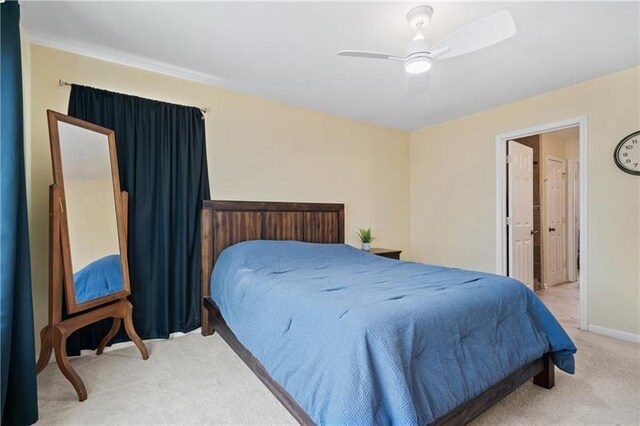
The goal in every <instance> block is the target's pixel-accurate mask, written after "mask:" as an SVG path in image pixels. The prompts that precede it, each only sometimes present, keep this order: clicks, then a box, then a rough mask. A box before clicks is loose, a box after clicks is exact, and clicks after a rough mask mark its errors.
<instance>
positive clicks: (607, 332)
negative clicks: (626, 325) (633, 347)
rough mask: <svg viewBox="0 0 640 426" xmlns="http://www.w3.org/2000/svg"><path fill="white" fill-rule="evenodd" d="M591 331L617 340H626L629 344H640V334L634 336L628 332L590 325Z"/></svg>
mask: <svg viewBox="0 0 640 426" xmlns="http://www.w3.org/2000/svg"><path fill="white" fill-rule="evenodd" d="M589 331H590V332H592V333H596V334H602V335H603V336H609V337H615V338H616V339H621V340H626V341H628V342H634V343H640V334H633V333H629V332H627V331H620V330H613V329H611V328H605V327H600V326H599V325H593V324H589Z"/></svg>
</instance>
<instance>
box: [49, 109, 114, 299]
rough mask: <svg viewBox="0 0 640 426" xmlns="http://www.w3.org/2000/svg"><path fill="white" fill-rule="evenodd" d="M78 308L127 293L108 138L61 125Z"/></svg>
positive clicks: (63, 166)
mask: <svg viewBox="0 0 640 426" xmlns="http://www.w3.org/2000/svg"><path fill="white" fill-rule="evenodd" d="M58 133H59V137H60V154H61V158H62V178H63V181H64V192H65V200H66V216H67V224H68V229H69V246H70V251H71V265H72V268H73V278H74V290H75V291H74V292H75V300H76V303H78V304H80V303H84V302H88V301H90V300H93V299H96V298H99V297H103V296H107V295H109V294H112V293H115V292H118V291H121V290H123V288H124V283H123V279H122V264H121V261H120V245H119V239H118V222H117V216H116V202H115V193H114V186H113V179H112V175H111V159H110V153H109V138H108V136H107V135H103V134H101V133H97V132H94V131H91V130H88V129H84V128H81V127H78V126H74V125H72V124H67V123H63V122H60V121H59V122H58Z"/></svg>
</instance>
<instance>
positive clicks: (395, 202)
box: [30, 45, 409, 331]
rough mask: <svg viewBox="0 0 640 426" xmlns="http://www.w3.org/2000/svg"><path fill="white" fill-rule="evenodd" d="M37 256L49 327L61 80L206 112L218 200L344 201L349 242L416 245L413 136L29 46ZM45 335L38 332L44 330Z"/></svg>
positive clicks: (38, 310)
mask: <svg viewBox="0 0 640 426" xmlns="http://www.w3.org/2000/svg"><path fill="white" fill-rule="evenodd" d="M30 53H31V60H32V68H31V70H32V74H31V81H32V105H31V107H32V109H31V113H32V117H31V119H32V147H33V149H32V152H31V163H32V172H31V191H32V197H31V202H32V206H31V211H30V214H31V217H30V228H31V229H30V231H31V241H32V244H31V251H32V270H33V287H34V292H33V294H34V304H35V306H34V310H35V317H36V327H37V328H39V327H42V326H43V325H44V323H45V322H46V314H47V313H46V310H47V308H46V306H47V238H48V237H47V214H48V213H47V211H48V205H47V204H48V202H47V191H48V189H47V187H48V185H49V184H50V183H51V182H52V173H51V161H50V156H49V141H48V136H47V127H46V110H47V109H48V108H50V109H54V110H57V111H62V112H66V110H67V102H68V98H69V88H68V87H65V88H61V87H59V86H58V79H59V78H62V79H64V80H67V81H71V82H77V83H80V84H86V85H91V86H95V87H100V88H104V89H107V90H112V91H118V92H123V93H129V94H134V95H138V96H144V97H148V98H152V99H158V100H164V101H168V102H174V103H180V104H186V105H196V106H201V107H208V108H209V109H210V111H209V113H208V114H207V115H206V132H207V155H208V161H209V175H210V180H211V194H212V198H216V199H235V200H267V201H269V200H274V201H317V202H344V203H345V204H346V234H347V235H346V237H347V238H346V239H347V242H348V243H351V244H357V238H356V235H355V232H356V231H357V228H358V227H371V228H372V230H373V232H374V234H375V236H376V238H377V239H376V243H377V244H379V245H381V246H388V247H397V248H400V249H402V250H405V251H408V249H409V225H408V221H409V210H408V209H409V172H408V169H407V162H408V155H409V145H408V134H407V133H405V132H400V131H395V130H390V129H386V128H382V127H378V126H374V125H370V124H365V123H361V122H356V121H353V120H347V119H342V118H336V117H333V116H330V115H327V114H324V113H320V112H314V111H310V110H306V109H302V108H297V107H292V106H288V105H285V104H282V103H278V102H274V101H269V100H265V99H261V98H257V97H253V96H248V95H242V94H239V93H234V92H231V91H227V90H222V89H218V88H215V87H211V86H207V85H203V84H199V83H194V82H189V81H185V80H180V79H177V78H173V77H168V76H164V75H160V74H155V73H151V72H147V71H143V70H138V69H134V68H130V67H126V66H122V65H117V64H114V63H108V62H102V61H99V60H96V59H91V58H88V57H84V56H79V55H74V54H71V53H66V52H62V51H59V50H55V49H50V48H44V47H40V46H35V45H32V46H31V52H30ZM38 331H39V330H38Z"/></svg>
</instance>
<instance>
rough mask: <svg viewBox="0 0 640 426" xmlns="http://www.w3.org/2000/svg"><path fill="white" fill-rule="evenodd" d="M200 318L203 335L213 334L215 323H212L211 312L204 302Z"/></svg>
mask: <svg viewBox="0 0 640 426" xmlns="http://www.w3.org/2000/svg"><path fill="white" fill-rule="evenodd" d="M200 318H201V324H202V325H201V331H200V333H201V334H202V335H203V336H211V335H212V334H213V331H214V330H213V325H212V324H211V313H210V312H209V310H208V309H207V308H205V307H204V302H203V305H202V308H200Z"/></svg>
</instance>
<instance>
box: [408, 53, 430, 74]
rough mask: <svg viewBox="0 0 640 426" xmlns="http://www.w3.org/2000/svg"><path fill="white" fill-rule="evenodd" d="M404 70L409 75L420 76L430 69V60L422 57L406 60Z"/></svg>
mask: <svg viewBox="0 0 640 426" xmlns="http://www.w3.org/2000/svg"><path fill="white" fill-rule="evenodd" d="M404 69H405V71H406V72H407V73H409V74H422V73H425V72H427V71H429V70H430V69H431V59H429V58H427V57H425V56H422V57H418V58H411V59H408V60H407V62H405V63H404Z"/></svg>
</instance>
